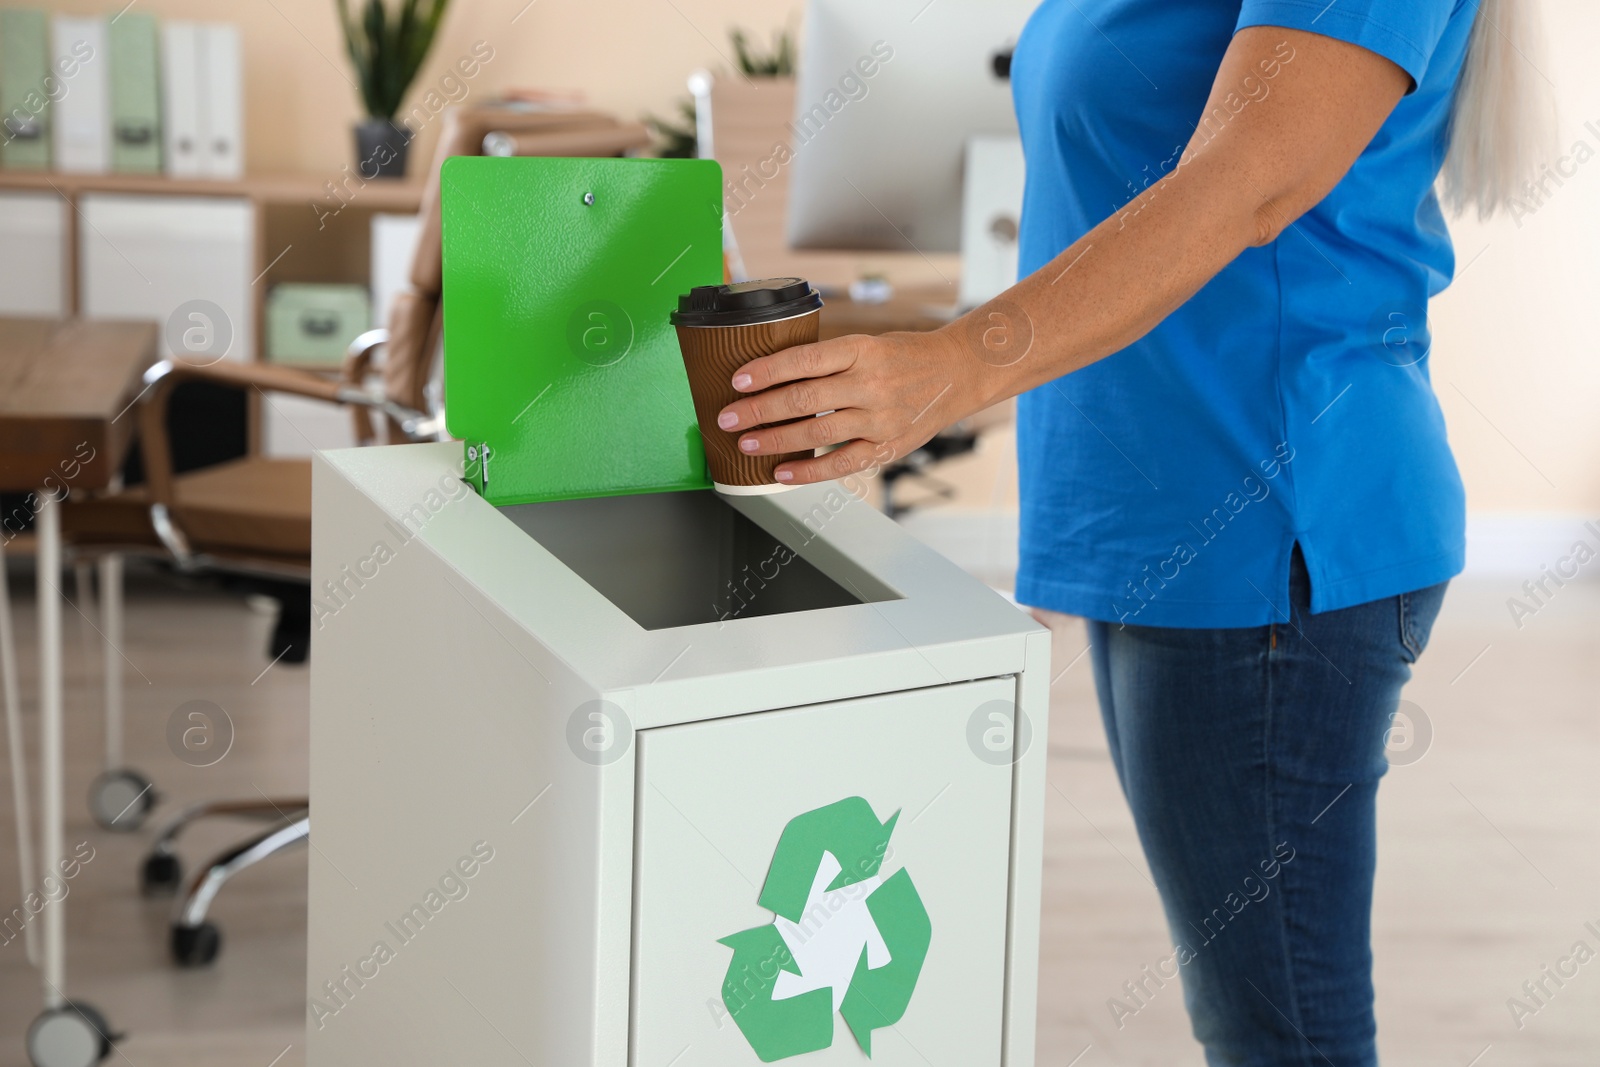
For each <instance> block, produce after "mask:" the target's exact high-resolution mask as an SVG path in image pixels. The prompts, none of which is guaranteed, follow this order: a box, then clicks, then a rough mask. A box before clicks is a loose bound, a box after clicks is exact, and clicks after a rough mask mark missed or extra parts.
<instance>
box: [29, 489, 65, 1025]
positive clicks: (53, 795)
mask: <svg viewBox="0 0 1600 1067" xmlns="http://www.w3.org/2000/svg"><path fill="white" fill-rule="evenodd" d="M39 500H40V501H41V503H42V506H41V507H40V508H39V512H38V515H37V516H36V517H35V519H34V532H35V533H36V535H37V536H38V541H39V561H38V562H39V569H38V598H39V607H38V611H39V762H40V765H41V771H40V775H39V777H40V780H41V783H40V784H41V787H42V788H41V793H42V796H43V803H42V804H41V805H40V807H41V809H42V814H43V819H42V822H41V826H40V837H41V848H40V850H39V851H40V857H39V858H40V862H41V865H42V867H43V869H44V872H45V877H47V878H52V879H53V878H58V877H60V875H61V860H62V855H63V852H64V848H63V844H62V836H63V830H62V821H63V820H64V819H65V817H66V809H65V807H64V806H63V795H64V783H63V781H62V773H63V772H62V761H63V753H62V743H61V719H62V709H61V589H60V586H59V585H58V584H57V583H59V582H60V580H61V510H60V508H59V507H58V506H57V503H56V501H55V499H54V497H53V495H52V494H51V492H50V490H48V489H41V490H40V491H39ZM39 918H40V919H41V921H42V922H43V923H44V965H43V970H42V976H43V979H44V1004H45V1007H46V1008H47V1009H49V1008H59V1007H61V1006H62V1005H63V1004H64V1003H65V1001H66V994H65V993H64V990H65V988H66V971H67V967H66V963H67V959H66V957H67V946H66V930H67V900H66V897H65V896H63V897H62V898H61V899H60V900H57V901H55V902H54V903H52V904H50V905H49V906H48V907H46V908H45V909H44V910H43V911H42V912H41V913H40V916H39Z"/></svg>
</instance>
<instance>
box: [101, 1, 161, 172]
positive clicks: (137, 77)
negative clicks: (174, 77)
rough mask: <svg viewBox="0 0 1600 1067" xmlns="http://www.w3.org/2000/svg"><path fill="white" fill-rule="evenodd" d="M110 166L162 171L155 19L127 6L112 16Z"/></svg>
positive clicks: (115, 169)
mask: <svg viewBox="0 0 1600 1067" xmlns="http://www.w3.org/2000/svg"><path fill="white" fill-rule="evenodd" d="M108 37H109V38H110V40H109V42H108V44H107V47H108V48H109V49H110V51H111V169H112V170H114V171H120V172H123V173H129V174H159V173H160V172H161V102H160V87H159V83H158V82H157V81H156V77H157V75H156V70H157V67H158V66H159V63H158V59H157V56H158V53H157V51H156V20H155V18H154V17H153V16H151V15H141V14H137V13H134V12H131V11H126V12H123V14H122V15H121V16H120V17H119V18H117V19H115V20H113V21H112V23H111V26H110V30H109V32H108Z"/></svg>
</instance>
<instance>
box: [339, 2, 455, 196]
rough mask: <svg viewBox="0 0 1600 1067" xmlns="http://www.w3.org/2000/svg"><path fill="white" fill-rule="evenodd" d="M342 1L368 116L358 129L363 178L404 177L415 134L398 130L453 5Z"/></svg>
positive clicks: (342, 18)
mask: <svg viewBox="0 0 1600 1067" xmlns="http://www.w3.org/2000/svg"><path fill="white" fill-rule="evenodd" d="M356 3H357V7H358V8H359V12H358V13H356V14H352V12H351V10H350V2H349V0H338V5H339V22H340V24H341V25H342V26H343V28H344V41H345V48H346V49H347V50H348V51H349V53H350V62H351V63H353V64H354V65H355V68H356V79H357V81H358V83H359V85H360V89H361V102H362V104H363V105H364V106H365V107H366V111H367V117H366V119H365V120H364V121H362V122H360V123H358V124H357V125H356V161H357V162H356V167H357V169H358V170H359V171H360V173H361V176H362V177H363V178H402V177H404V176H405V173H406V152H407V149H408V148H409V147H410V144H411V131H410V130H408V129H407V128H406V127H404V126H400V125H396V124H395V121H394V117H395V115H396V114H398V113H399V111H400V104H401V102H402V101H403V100H404V99H405V95H406V90H407V89H409V88H411V83H412V81H414V80H415V79H416V76H417V71H418V70H420V69H421V68H422V63H423V60H425V59H426V58H427V56H428V49H429V48H431V47H432V46H433V38H434V35H435V34H436V33H437V32H438V29H439V22H440V21H441V20H442V19H443V17H444V12H445V8H447V7H448V6H449V4H450V0H398V2H396V3H389V2H386V0H366V2H365V3H362V2H361V0H356Z"/></svg>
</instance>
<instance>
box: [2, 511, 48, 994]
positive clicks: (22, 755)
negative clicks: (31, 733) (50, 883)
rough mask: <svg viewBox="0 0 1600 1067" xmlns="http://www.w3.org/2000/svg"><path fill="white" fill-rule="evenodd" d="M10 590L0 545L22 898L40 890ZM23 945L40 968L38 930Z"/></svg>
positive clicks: (27, 931) (5, 684)
mask: <svg viewBox="0 0 1600 1067" xmlns="http://www.w3.org/2000/svg"><path fill="white" fill-rule="evenodd" d="M11 621H12V617H11V589H10V586H9V585H8V584H7V579H6V553H5V544H4V542H3V541H0V689H3V690H4V694H5V702H6V751H7V753H8V754H9V755H10V757H11V792H12V803H13V804H14V805H15V808H16V813H17V870H18V872H19V873H20V874H21V875H22V895H21V896H20V897H18V898H17V899H18V900H27V899H28V896H29V894H31V893H37V892H39V890H40V886H39V882H38V868H36V867H35V866H34V862H33V835H34V829H33V804H32V801H31V798H30V797H29V795H28V752H27V748H26V746H25V744H24V742H23V739H22V698H21V696H20V695H19V692H18V687H17V638H16V633H15V632H14V631H13V630H12V627H11ZM22 935H23V936H22V943H23V945H24V946H25V947H26V948H27V951H28V962H30V963H32V964H33V965H34V966H35V967H37V966H38V965H39V928H38V926H37V924H35V923H28V924H27V925H25V926H24V927H23V928H22Z"/></svg>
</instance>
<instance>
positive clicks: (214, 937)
mask: <svg viewBox="0 0 1600 1067" xmlns="http://www.w3.org/2000/svg"><path fill="white" fill-rule="evenodd" d="M221 949H222V931H221V930H218V929H217V927H216V924H215V923H201V924H200V925H199V926H178V925H176V924H174V925H173V927H172V961H173V962H174V963H176V964H177V965H178V966H180V967H204V966H205V965H206V964H208V963H210V962H211V961H212V960H214V959H216V958H217V953H218V952H219V951H220V950H221Z"/></svg>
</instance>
